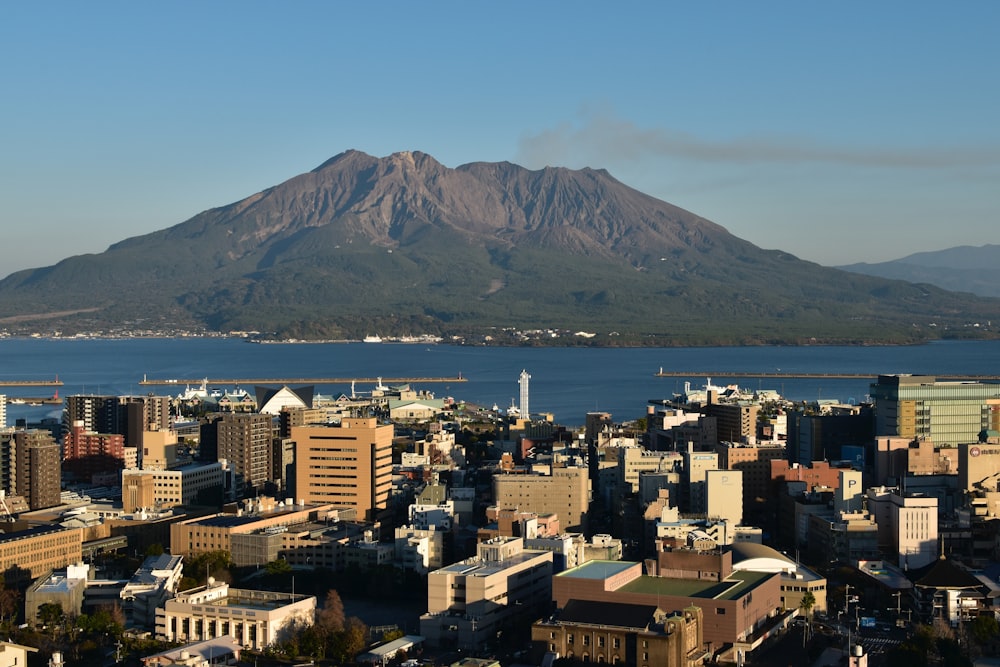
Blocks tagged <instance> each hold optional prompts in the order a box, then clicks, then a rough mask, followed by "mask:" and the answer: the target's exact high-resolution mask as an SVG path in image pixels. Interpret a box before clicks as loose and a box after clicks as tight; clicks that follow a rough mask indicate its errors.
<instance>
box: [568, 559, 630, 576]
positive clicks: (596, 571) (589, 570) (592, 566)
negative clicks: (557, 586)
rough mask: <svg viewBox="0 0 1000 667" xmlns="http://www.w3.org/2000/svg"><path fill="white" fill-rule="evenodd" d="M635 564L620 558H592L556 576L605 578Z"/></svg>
mask: <svg viewBox="0 0 1000 667" xmlns="http://www.w3.org/2000/svg"><path fill="white" fill-rule="evenodd" d="M635 566H636V563H635V562H631V561H620V560H592V561H587V562H586V563H584V564H583V565H579V566H577V567H574V568H572V569H570V570H566V571H565V572H560V573H559V574H556V575H555V576H557V577H574V578H577V579H607V578H608V577H613V576H615V575H617V574H620V573H622V572H625V571H627V570H629V569H631V568H633V567H635Z"/></svg>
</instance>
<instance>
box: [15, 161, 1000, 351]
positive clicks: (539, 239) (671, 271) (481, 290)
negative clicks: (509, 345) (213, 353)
mask: <svg viewBox="0 0 1000 667" xmlns="http://www.w3.org/2000/svg"><path fill="white" fill-rule="evenodd" d="M992 321H998V322H1000V300H996V299H985V298H979V297H974V296H972V295H968V294H953V293H950V292H946V291H945V290H942V289H939V288H936V287H932V286H930V285H915V284H910V283H906V282H902V281H898V280H886V279H883V278H874V277H869V276H863V275H859V274H856V273H848V272H845V271H840V270H837V269H832V268H825V267H822V266H819V265H817V264H813V263H810V262H804V261H802V260H799V259H797V258H796V257H794V256H792V255H790V254H788V253H786V252H782V251H779V250H763V249H761V248H759V247H757V246H755V245H753V244H751V243H748V242H747V241H744V240H741V239H739V238H737V237H735V236H733V235H732V234H730V233H729V232H727V231H726V230H725V229H724V228H722V227H720V226H719V225H717V224H714V223H712V222H709V221H708V220H705V219H703V218H701V217H699V216H697V215H695V214H693V213H690V212H688V211H685V210H683V209H680V208H677V207H676V206H673V205H671V204H668V203H666V202H663V201H660V200H658V199H655V198H653V197H650V196H648V195H645V194H643V193H641V192H639V191H637V190H634V189H632V188H629V187H627V186H625V185H624V184H622V183H620V182H619V181H617V180H615V179H614V178H612V177H611V176H610V175H609V174H608V173H607V172H606V171H603V170H595V169H581V170H569V169H563V168H546V169H541V170H537V171H531V170H528V169H524V168H522V167H519V166H517V165H514V164H510V163H506V162H502V163H484V162H477V163H471V164H466V165H462V166H460V167H457V168H455V169H450V168H447V167H444V166H443V165H441V164H440V163H438V162H437V161H436V160H434V158H432V157H431V156H429V155H426V154H423V153H418V152H414V153H410V152H402V153H396V154H393V155H390V156H388V157H385V158H375V157H372V156H369V155H366V154H364V153H361V152H358V151H348V152H345V153H342V154H340V155H337V156H336V157H334V158H332V159H330V160H329V161H327V162H325V163H324V164H322V165H320V166H319V167H317V168H316V169H314V170H312V171H310V172H308V173H304V174H300V175H298V176H295V177H294V178H291V179H289V180H288V181H286V182H284V183H282V184H280V185H277V186H275V187H272V188H269V189H267V190H264V191H263V192H259V193H257V194H254V195H251V196H250V197H247V198H246V199H243V200H241V201H238V202H236V203H233V204H230V205H228V206H222V207H219V208H215V209H210V210H208V211H205V212H203V213H200V214H198V215H196V216H194V217H193V218H191V219H190V220H187V221H185V222H182V223H180V224H178V225H175V226H173V227H170V228H168V229H164V230H161V231H157V232H154V233H152V234H146V235H143V236H137V237H134V238H130V239H126V240H124V241H121V242H120V243H116V244H114V245H112V246H111V247H109V248H108V249H107V250H106V251H105V252H103V253H100V254H92V255H80V256H76V257H70V258H68V259H65V260H63V261H61V262H59V263H58V264H56V265H54V266H50V267H46V268H40V269H33V270H26V271H21V272H18V273H15V274H12V275H10V276H8V277H7V278H6V279H4V280H3V281H0V327H6V328H7V330H9V331H15V332H21V333H24V332H32V331H37V332H42V333H45V332H51V331H53V330H59V331H61V332H62V333H64V334H68V333H73V332H77V331H109V330H113V329H129V330H137V329H139V330H155V331H186V330H190V331H203V330H211V331H222V332H228V331H232V330H243V331H246V330H257V331H262V332H267V335H272V336H274V337H278V338H285V337H294V338H302V339H310V338H311V339H333V338H355V339H356V338H360V337H363V336H364V335H366V334H374V333H378V334H381V335H383V336H390V335H407V334H410V335H417V334H433V335H443V336H459V337H462V338H464V339H465V340H467V341H470V342H471V341H483V340H493V341H497V342H513V341H515V340H518V339H519V338H518V337H517V336H515V335H514V334H512V333H511V332H512V331H513V330H521V331H523V330H529V329H542V330H546V329H558V330H561V331H562V332H563V333H562V334H560V336H559V338H557V339H553V337H552V336H551V335H545V336H541V337H539V338H541V339H544V340H547V341H549V342H553V341H554V342H556V343H558V344H567V343H569V342H578V343H581V344H584V343H585V344H590V345H602V344H603V345H673V344H759V343H778V342H782V343H795V342H831V343H832V342H838V343H884V342H895V343H900V342H915V341H922V340H926V339H929V338H936V337H942V336H967V335H976V336H982V335H992V328H991V325H990V324H989V323H991V322H992ZM573 332H587V333H593V334H596V335H595V336H593V337H584V336H573V335H572V333H573Z"/></svg>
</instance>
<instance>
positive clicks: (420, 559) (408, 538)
mask: <svg viewBox="0 0 1000 667" xmlns="http://www.w3.org/2000/svg"><path fill="white" fill-rule="evenodd" d="M444 534H445V532H444V531H443V530H437V529H436V528H435V527H434V526H430V527H429V528H426V529H420V528H414V527H413V526H400V527H399V528H396V542H395V544H396V562H397V563H400V564H401V565H402V566H403V568H405V569H407V570H413V571H415V572H419V573H420V574H426V573H427V572H429V571H430V570H436V569H437V568H439V567H441V566H442V565H444Z"/></svg>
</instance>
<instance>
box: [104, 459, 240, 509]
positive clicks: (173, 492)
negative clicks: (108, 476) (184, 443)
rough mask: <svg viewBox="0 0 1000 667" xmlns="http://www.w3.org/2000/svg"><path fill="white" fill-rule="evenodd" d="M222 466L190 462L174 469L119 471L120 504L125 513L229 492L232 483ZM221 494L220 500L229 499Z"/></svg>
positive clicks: (192, 501) (188, 502) (191, 502)
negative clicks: (208, 493) (213, 492)
mask: <svg viewBox="0 0 1000 667" xmlns="http://www.w3.org/2000/svg"><path fill="white" fill-rule="evenodd" d="M228 473H229V470H228V468H227V467H226V466H225V464H223V463H220V462H216V463H192V464H190V465H186V466H182V467H180V468H175V469H173V470H162V469H154V470H135V469H132V470H122V505H123V508H124V511H125V512H126V513H129V514H130V513H132V512H136V511H138V510H141V509H147V510H149V509H154V508H156V509H166V508H170V507H177V506H178V505H191V504H193V503H194V502H195V499H196V498H197V497H198V494H199V493H201V492H202V491H207V490H210V489H222V490H223V491H225V490H226V489H228V490H229V491H230V493H231V492H232V490H233V489H232V481H231V480H230V479H228V477H229V474H228ZM231 499H232V498H227V497H226V495H225V493H223V500H231Z"/></svg>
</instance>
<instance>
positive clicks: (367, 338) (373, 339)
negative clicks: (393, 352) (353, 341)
mask: <svg viewBox="0 0 1000 667" xmlns="http://www.w3.org/2000/svg"><path fill="white" fill-rule="evenodd" d="M364 342H365V343H381V342H382V337H381V336H379V335H378V334H375V335H374V336H365V339H364Z"/></svg>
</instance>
